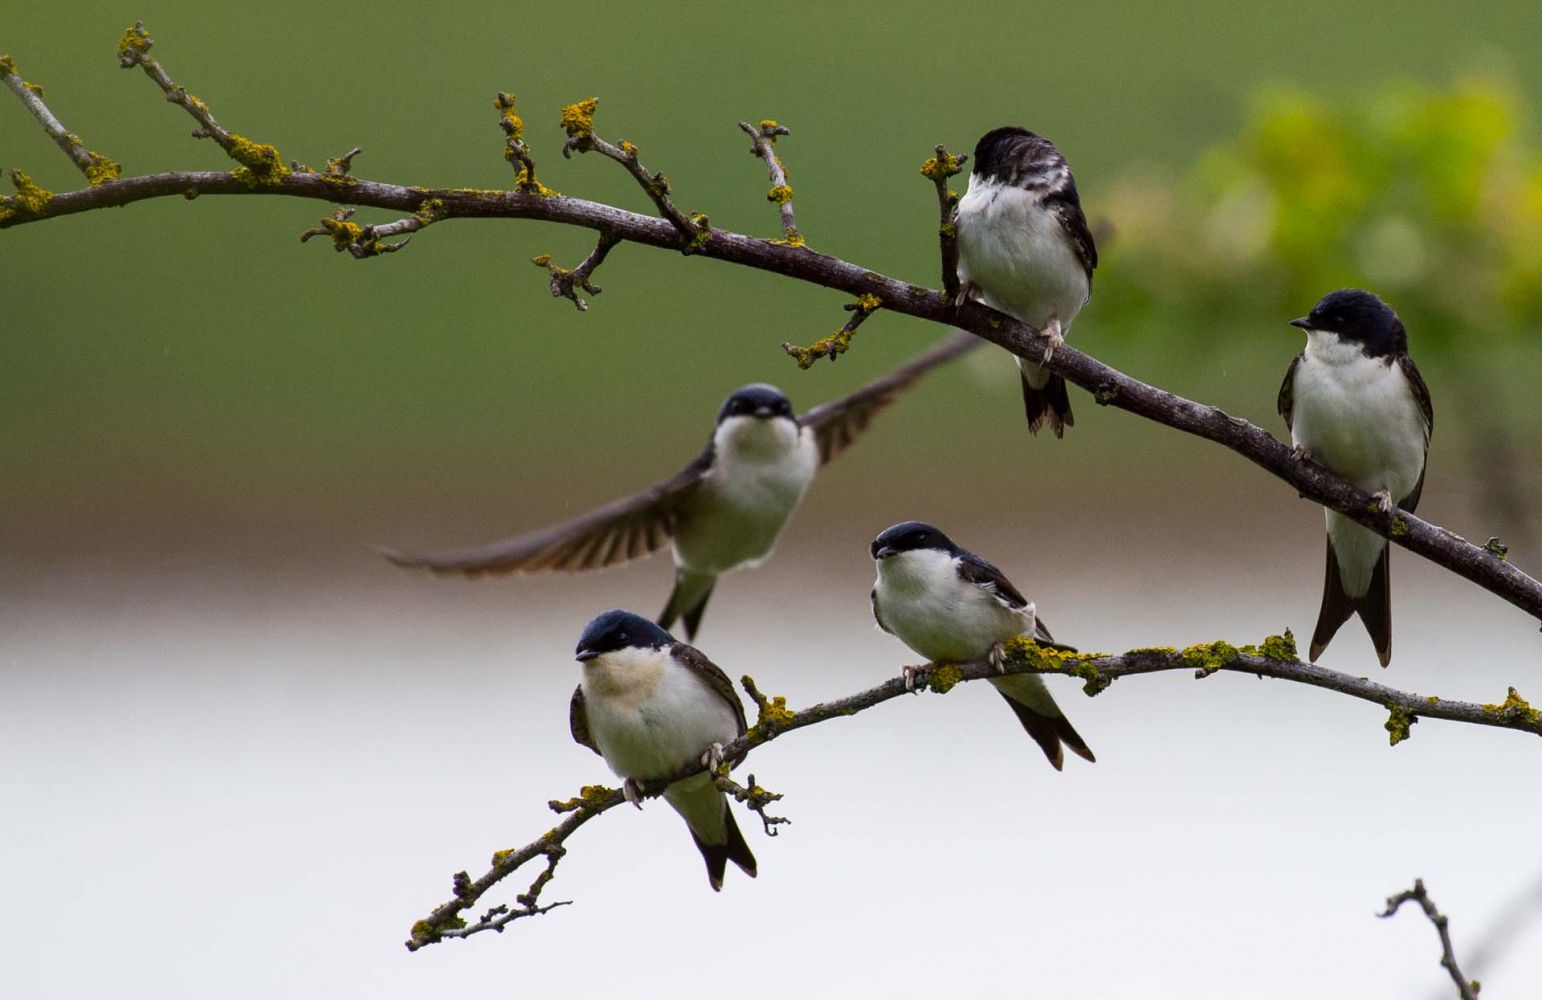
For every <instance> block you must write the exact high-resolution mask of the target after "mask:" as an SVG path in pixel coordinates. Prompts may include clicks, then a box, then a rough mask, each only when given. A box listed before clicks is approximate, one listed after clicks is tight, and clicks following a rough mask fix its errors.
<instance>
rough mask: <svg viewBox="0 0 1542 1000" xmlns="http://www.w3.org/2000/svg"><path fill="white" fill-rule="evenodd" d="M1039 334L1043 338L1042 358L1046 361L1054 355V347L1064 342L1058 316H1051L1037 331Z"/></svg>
mask: <svg viewBox="0 0 1542 1000" xmlns="http://www.w3.org/2000/svg"><path fill="white" fill-rule="evenodd" d="M1039 336H1041V337H1043V338H1044V360H1045V362H1046V363H1047V362H1048V361H1049V360H1050V359H1051V358H1053V357H1054V356H1055V348H1057V347H1059V346H1060V345H1061V344H1064V343H1065V335H1064V334H1062V333H1061V332H1060V318H1059V317H1058V316H1051V317H1050V318H1049V324H1048V325H1047V326H1045V327H1044V329H1043V330H1040V331H1039Z"/></svg>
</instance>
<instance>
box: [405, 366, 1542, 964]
mask: <svg viewBox="0 0 1542 1000" xmlns="http://www.w3.org/2000/svg"><path fill="white" fill-rule="evenodd" d="M1057 354H1058V352H1057ZM1169 670H1190V671H1193V672H1194V675H1195V677H1197V678H1202V677H1208V676H1210V675H1212V674H1214V673H1218V672H1228V673H1238V674H1252V675H1253V676H1255V677H1271V678H1275V679H1278V680H1286V681H1294V682H1296V683H1298V684H1306V685H1309V686H1311V687H1319V688H1323V689H1325V690H1329V691H1335V692H1338V693H1340V694H1345V695H1349V696H1350V697H1352V698H1358V699H1360V700H1362V701H1367V702H1370V703H1372V704H1375V705H1378V706H1380V707H1381V708H1384V709H1386V710H1387V711H1388V712H1389V714H1390V718H1389V720H1388V722H1387V726H1386V728H1387V729H1388V730H1389V732H1390V733H1391V740H1390V742H1391V743H1392V744H1393V745H1394V746H1395V745H1396V744H1397V743H1399V742H1401V741H1402V740H1404V739H1406V738H1407V737H1408V727H1409V726H1410V725H1412V724H1413V723H1414V722H1416V721H1418V720H1419V719H1420V718H1427V719H1445V720H1449V721H1452V722H1465V723H1469V724H1471V725H1478V726H1491V727H1494V728H1498V729H1513V730H1516V731H1519V732H1523V733H1530V734H1531V735H1533V736H1542V717H1539V716H1542V713H1539V712H1538V711H1537V710H1536V709H1534V708H1532V707H1531V706H1530V705H1528V704H1526V702H1525V701H1524V700H1522V699H1521V698H1520V697H1519V695H1517V694H1516V693H1515V690H1514V689H1513V688H1512V689H1511V690H1510V696H1509V697H1508V698H1507V699H1506V700H1505V702H1504V703H1503V704H1497V705H1477V704H1472V703H1469V702H1462V701H1451V700H1449V699H1446V698H1437V697H1423V696H1420V695H1417V694H1413V693H1409V692H1405V691H1398V690H1396V689H1394V688H1390V687H1387V686H1386V685H1383V684H1377V683H1375V682H1373V681H1369V680H1366V679H1365V678H1363V677H1352V676H1350V675H1349V674H1343V673H1339V672H1338V671H1336V670H1328V669H1326V668H1324V667H1319V666H1316V665H1315V664H1311V663H1303V662H1301V661H1300V660H1299V659H1297V658H1296V646H1295V640H1294V639H1293V638H1292V637H1291V635H1290V633H1289V632H1286V633H1285V634H1284V635H1283V636H1270V637H1268V638H1267V639H1265V640H1264V641H1263V642H1262V643H1260V644H1259V645H1257V646H1233V645H1232V644H1230V643H1227V642H1224V641H1223V642H1213V643H1206V644H1202V645H1197V646H1190V647H1188V648H1186V649H1165V648H1164V649H1132V650H1130V651H1129V652H1127V653H1124V654H1121V655H1114V654H1110V653H1071V652H1064V651H1060V650H1056V649H1051V648H1049V647H1044V646H1040V645H1038V644H1037V643H1035V642H1034V641H1032V640H1031V639H1026V638H1024V639H1015V640H1013V641H1011V642H1009V643H1007V644H1006V647H1005V649H1004V651H1003V659H1002V664H1001V666H1000V667H999V668H998V667H995V666H993V665H991V664H990V663H987V662H977V663H964V664H951V663H947V664H932V665H930V666H928V667H925V668H923V669H920V670H918V671H917V672H916V677H917V678H918V679H917V681H916V684H915V690H916V691H921V690H927V691H932V692H935V693H937V694H946V693H947V692H948V691H950V690H952V689H953V688H954V687H955V686H956V685H958V684H960V683H963V682H967V681H979V680H987V679H989V678H992V677H999V676H1002V675H1004V674H1030V673H1031V674H1065V675H1068V676H1071V677H1076V678H1078V679H1080V680H1082V681H1083V682H1084V683H1083V688H1082V689H1083V691H1085V692H1086V693H1087V694H1089V695H1096V694H1099V693H1101V692H1102V691H1104V690H1106V689H1107V688H1108V686H1109V685H1110V684H1112V683H1113V682H1114V681H1116V680H1118V679H1120V678H1122V677H1130V676H1134V675H1136V674H1154V673H1161V672H1164V671H1169ZM741 683H742V684H743V686H744V689H745V692H746V693H747V694H748V695H749V696H750V700H751V701H752V702H753V703H754V705H755V706H756V708H757V710H758V712H757V718H756V720H755V724H754V725H753V726H751V727H750V729H749V731H748V732H746V733H745V734H744V735H743V736H741V737H739V738H738V739H736V740H734V741H733V742H731V743H729V744H727V745H726V746H724V747H723V762H724V763H723V764H722V766H721V768H720V769H719V770H718V771H717V772H716V774H715V778H717V779H719V780H720V781H722V780H726V779H727V769H728V768H729V767H730V766H732V765H735V764H738V763H739V762H741V761H743V760H744V759H745V758H746V757H747V756H749V754H750V753H751V752H752V751H753V750H754V749H755V748H756V747H759V746H761V745H763V744H765V743H769V742H771V741H772V740H774V739H777V738H779V737H781V736H783V735H784V734H786V733H790V732H794V731H796V730H799V729H803V728H806V727H808V726H813V725H818V724H820V723H823V722H829V721H831V720H833V719H842V718H846V717H848V716H852V715H856V714H857V713H859V712H864V711H866V710H868V709H870V708H873V707H874V706H876V705H881V704H883V703H884V702H886V701H891V700H893V699H895V698H899V697H901V696H903V695H905V694H907V693H910V692H908V691H907V690H906V687H905V681H904V679H903V677H902V676H899V675H896V676H894V677H892V678H890V679H889V680H887V681H884V682H883V683H882V684H879V685H877V686H876V687H871V688H868V689H867V690H865V691H859V692H857V693H856V694H853V695H848V696H846V697H844V698H836V699H834V700H832V701H826V702H821V703H819V704H816V705H811V706H809V707H808V708H801V709H797V710H794V709H791V708H788V707H787V700H786V698H784V697H781V696H775V697H771V696H767V695H765V694H764V693H762V692H761V690H760V689H759V687H758V686H756V684H755V681H754V679H753V678H751V677H744V678H743V679H742V682H741ZM704 770H706V766H705V765H703V764H699V763H695V764H692V765H691V766H690V767H687V768H683V769H682V770H681V771H680V772H678V773H677V774H674V775H671V776H669V777H668V778H665V779H663V780H660V781H652V782H648V783H646V784H643V785H641V786H640V788H641V791H642V794H643V796H644V797H645V798H649V797H654V796H657V795H659V794H661V793H662V792H663V791H664V789H665V788H667V787H668V786H669V785H671V784H673V783H674V782H676V781H679V780H680V779H682V778H687V777H690V776H691V775H693V774H698V773H700V772H702V771H704ZM720 787H723V788H724V790H725V791H727V792H729V793H730V794H733V795H734V797H735V798H737V799H739V800H740V801H741V802H746V803H747V804H749V806H750V808H751V809H753V810H754V811H756V812H757V813H759V814H760V816H761V819H762V823H763V824H764V825H765V827H766V832H767V833H768V834H770V833H772V832H773V829H772V828H773V827H774V826H776V825H777V824H779V823H782V822H786V820H785V819H783V818H782V817H767V816H766V815H765V812H764V809H765V806H766V805H768V804H769V803H771V802H774V801H776V799H778V798H780V796H779V795H776V794H774V793H769V792H766V791H765V789H763V788H760V787H759V786H758V785H756V783H755V779H754V777H753V776H751V777H750V779H749V787H748V788H746V787H744V786H741V785H736V784H733V783H732V782H728V784H726V785H721V784H720ZM624 801H625V799H624V797H623V796H622V793H621V791H620V790H619V789H615V788H608V787H605V786H603V785H588V786H585V787H584V788H583V789H581V790H580V791H579V794H578V795H577V796H576V797H574V798H572V799H568V800H567V801H564V802H557V801H553V802H552V803H550V805H551V808H552V809H553V810H555V811H557V812H559V813H566V814H568V815H567V818H565V819H564V820H563V821H562V822H560V823H558V824H557V825H556V826H555V827H553V828H552V829H550V830H548V831H547V832H546V833H544V834H542V835H541V836H540V837H538V838H537V839H536V840H534V841H532V842H531V843H529V844H526V845H524V846H523V847H520V848H516V849H513V850H508V851H499V852H498V853H497V854H495V855H493V863H492V867H491V868H490V869H489V870H488V871H487V872H486V873H485V874H484V875H483V876H482V877H481V878H479V879H477V880H476V881H474V882H473V881H470V879H469V878H466V877H465V876H464V873H462V874H461V875H457V876H456V878H455V880H454V887H455V893H454V898H452V899H451V900H449V901H448V902H446V903H443V904H441V905H440V906H438V907H436V908H435V909H434V911H433V912H432V913H430V914H429V915H428V916H427V917H425V918H424V919H422V920H419V921H418V922H417V923H416V924H414V925H413V928H412V935H411V937H410V938H409V939H408V940H407V942H406V945H407V948H408V949H409V950H412V951H416V950H417V949H419V948H421V947H423V946H424V945H429V944H434V943H436V942H438V941H441V940H443V939H445V938H460V937H469V936H471V935H472V934H477V933H480V932H481V931H485V930H500V929H501V928H502V927H503V926H504V924H506V923H507V922H508V920H512V919H515V917H512V916H509V913H508V912H507V911H504V910H500V909H498V908H496V907H495V908H494V910H496V911H497V912H494V911H488V915H484V917H483V918H482V919H480V920H478V921H476V922H473V923H467V921H466V920H465V918H464V917H462V915H461V914H462V913H463V912H464V911H465V910H467V909H470V908H471V907H473V906H475V905H476V903H477V902H478V901H479V900H480V899H481V897H482V896H483V895H484V894H485V893H487V892H488V891H489V890H490V889H492V887H493V886H494V885H496V884H498V883H499V882H501V881H502V880H503V879H505V878H507V877H508V876H510V875H512V874H513V873H514V872H515V871H517V870H518V869H519V868H520V867H521V866H523V865H525V864H528V863H529V862H531V861H533V860H535V859H536V858H538V857H546V858H548V859H549V858H550V854H551V851H552V849H553V848H557V847H560V846H561V845H562V844H564V843H565V842H566V841H567V839H568V838H569V837H570V836H572V835H573V833H574V832H576V831H577V830H578V828H579V827H580V826H582V825H583V824H585V823H587V822H588V821H589V820H591V819H593V818H594V817H596V816H598V815H600V814H601V813H604V812H607V811H609V810H610V809H613V808H615V807H616V806H618V805H620V804H621V803H622V802H624ZM554 864H555V862H552V861H550V860H549V861H548V867H551V866H553V865H554ZM548 880H549V879H548ZM540 885H542V886H544V885H545V882H544V881H543V882H540ZM526 897H531V903H532V904H533V902H534V899H533V894H532V893H530V892H527V893H525V894H524V895H523V896H521V897H520V899H521V900H523V899H525V898H526ZM517 901H518V900H517ZM522 905H523V904H522ZM520 915H527V914H524V913H521V914H520ZM500 921H501V922H500Z"/></svg>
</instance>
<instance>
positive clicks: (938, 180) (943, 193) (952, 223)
mask: <svg viewBox="0 0 1542 1000" xmlns="http://www.w3.org/2000/svg"><path fill="white" fill-rule="evenodd" d="M933 153H934V155H933V156H932V157H931V158H930V159H928V160H927V161H926V162H925V163H923V164H921V173H922V174H924V175H925V176H926V177H927V178H928V179H929V180H930V181H931V182H932V184H934V185H935V186H936V188H937V215H938V222H937V242H938V245H939V247H940V249H941V251H942V292H943V294H944V295H946V296H947V297H948V301H949V302H954V301H957V299H958V195H957V194H956V193H955V192H953V191H950V190H948V178H950V177H953V176H955V175H957V174H959V173H962V172H963V169H964V164H966V163H968V162H969V157H968V155H967V154H960V155H958V156H954V155H953V154H952V153H950V152H948V149H947V147H946V146H943V145H941V144H940V143H939V144H938V145H937V146H936V147H935V148H934V149H933Z"/></svg>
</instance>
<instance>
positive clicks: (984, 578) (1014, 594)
mask: <svg viewBox="0 0 1542 1000" xmlns="http://www.w3.org/2000/svg"><path fill="white" fill-rule="evenodd" d="M958 576H959V579H961V580H963V581H964V582H966V583H972V584H974V585H975V586H976V587H979V588H980V589H981V590H983V591H985V592H986V593H987V594H990V595H991V596H992V597H994V598H995V599H996V600H997V601H999V602H1000V603H1001V604H1002V605H1003V606H1005V607H1007V608H1009V609H1011V610H1013V611H1021V610H1022V609H1023V608H1026V607H1027V606H1028V598H1026V597H1024V596H1023V595H1022V592H1021V591H1019V590H1018V589H1017V588H1016V587H1014V586H1012V581H1011V580H1008V579H1007V577H1006V574H1005V573H1003V572H1001V570H999V569H997V568H996V567H995V566H993V565H991V564H990V563H988V562H986V561H985V560H984V559H981V558H980V557H979V556H977V555H975V554H974V553H972V552H971V553H966V554H964V555H963V556H961V557H960V558H959V561H958Z"/></svg>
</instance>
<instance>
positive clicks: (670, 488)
mask: <svg viewBox="0 0 1542 1000" xmlns="http://www.w3.org/2000/svg"><path fill="white" fill-rule="evenodd" d="M711 466H712V446H711V445H708V446H707V450H706V451H704V452H702V454H701V456H700V457H699V458H697V459H696V461H694V462H692V463H691V464H690V465H687V466H686V467H685V468H684V469H682V470H680V472H678V473H676V474H675V475H674V476H672V477H671V478H669V479H666V480H664V481H663V482H661V483H657V484H655V485H653V486H651V487H649V488H648V489H646V490H643V491H642V492H641V493H639V494H637V495H636V496H631V497H627V498H626V499H624V500H617V501H616V502H615V503H612V504H607V505H605V506H604V507H601V508H600V509H599V510H595V511H591V512H589V513H588V514H585V515H583V516H582V517H577V518H574V519H573V520H571V521H567V522H565V523H563V524H558V525H555V526H553V527H550V528H543V529H541V530H539V531H531V532H527V533H526V534H523V535H516V536H515V537H513V538H506V539H504V540H503V541H501V542H493V543H492V544H490V545H483V546H480V547H477V548H472V549H455V550H451V551H448V552H425V553H417V552H400V551H397V550H395V549H388V548H379V549H377V551H378V552H379V553H380V554H381V555H383V556H385V557H386V558H387V559H389V560H391V561H392V562H394V563H395V564H396V565H398V566H406V567H409V568H414V569H416V568H422V569H431V570H433V571H434V572H435V573H464V574H466V575H467V576H480V575H481V574H483V573H540V572H543V571H546V570H563V571H567V572H577V571H580V570H586V569H599V568H601V567H603V566H614V565H616V564H618V563H624V562H627V561H628V560H631V559H637V558H639V557H641V556H645V555H647V554H649V553H650V552H653V551H655V550H656V549H658V548H659V547H660V546H662V545H663V544H664V543H665V542H667V541H668V540H669V539H670V538H671V537H673V536H674V533H675V527H676V515H677V512H678V510H679V507H680V503H681V501H683V500H684V499H685V498H686V497H688V496H690V494H691V492H692V491H693V490H694V489H695V488H696V485H697V484H698V483H699V482H700V481H701V477H702V476H704V475H706V473H707V470H708V469H709V468H711Z"/></svg>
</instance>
